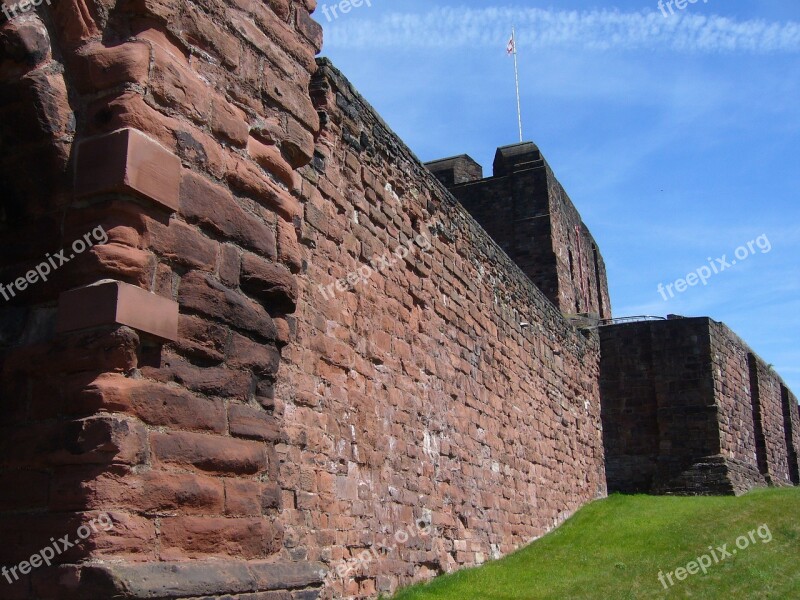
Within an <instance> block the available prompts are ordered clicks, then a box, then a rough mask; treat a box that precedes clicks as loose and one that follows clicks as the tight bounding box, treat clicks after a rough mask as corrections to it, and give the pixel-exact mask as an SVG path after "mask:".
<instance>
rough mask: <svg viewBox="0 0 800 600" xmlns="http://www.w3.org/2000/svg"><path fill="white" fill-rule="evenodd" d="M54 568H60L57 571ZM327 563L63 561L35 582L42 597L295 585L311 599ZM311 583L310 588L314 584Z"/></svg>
mask: <svg viewBox="0 0 800 600" xmlns="http://www.w3.org/2000/svg"><path fill="white" fill-rule="evenodd" d="M53 571H55V572H56V573H54V572H53ZM325 574H326V569H325V566H324V565H323V564H322V563H314V562H283V563H268V562H263V561H260V562H245V561H194V562H182V563H170V562H164V563H154V564H153V563H151V564H107V565H82V566H81V565H64V566H61V567H58V568H55V569H46V570H42V571H41V575H40V576H38V578H34V581H33V586H34V589H35V590H36V592H37V594H39V595H41V596H42V597H47V598H49V597H56V596H51V595H48V594H51V593H52V592H54V591H56V590H55V589H54V587H53V586H57V588H58V589H57V591H58V598H61V599H62V600H78V599H80V600H108V599H109V598H120V599H128V600H138V599H145V598H149V599H159V600H163V599H175V600H178V599H182V598H198V597H202V598H207V599H208V600H212V599H213V598H215V597H218V596H224V598H225V599H226V600H251V599H254V600H255V599H260V598H262V596H261V595H260V594H259V595H258V596H252V595H251V594H253V593H259V592H270V591H276V590H289V591H291V590H302V591H294V592H293V595H292V596H287V597H291V598H298V599H300V598H302V599H303V600H311V599H312V598H316V597H318V595H319V590H318V589H316V588H319V586H321V585H322V582H323V580H324V578H325ZM309 588H310V589H309Z"/></svg>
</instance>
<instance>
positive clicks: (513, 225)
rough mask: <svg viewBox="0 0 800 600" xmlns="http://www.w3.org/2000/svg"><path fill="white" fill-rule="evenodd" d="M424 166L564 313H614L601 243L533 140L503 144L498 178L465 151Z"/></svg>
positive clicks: (497, 158)
mask: <svg viewBox="0 0 800 600" xmlns="http://www.w3.org/2000/svg"><path fill="white" fill-rule="evenodd" d="M426 166H427V167H428V168H429V169H430V170H431V172H433V174H434V175H436V177H437V178H438V179H439V181H441V182H442V183H443V184H444V185H445V186H446V187H447V188H448V189H449V190H450V192H451V193H452V194H453V195H454V196H455V197H456V198H458V200H459V201H460V202H461V204H463V205H464V207H465V208H466V209H467V210H468V211H469V212H470V214H471V215H472V216H473V217H474V218H475V220H476V221H478V223H480V224H481V226H482V227H483V228H484V229H485V230H486V232H487V233H488V234H489V235H490V236H491V237H492V238H493V239H494V240H495V241H496V242H497V243H498V244H499V245H500V246H501V247H502V248H503V250H505V252H506V254H508V256H509V257H510V258H511V259H512V260H513V261H514V262H515V263H516V264H517V265H518V266H519V267H520V268H521V269H522V270H523V271H524V272H525V274H526V275H527V276H528V277H529V278H530V279H531V281H533V283H535V284H536V286H537V287H538V288H539V289H540V290H541V291H542V292H543V293H544V294H545V295H546V296H547V297H548V298H549V299H550V301H551V302H553V304H555V305H556V306H557V307H558V308H559V309H560V310H561V312H562V313H564V314H568V315H569V314H582V315H589V316H592V317H597V318H600V319H608V318H611V301H610V298H609V294H608V281H607V279H606V267H605V263H604V262H603V257H602V255H601V254H600V251H599V249H598V247H597V243H596V242H595V240H594V238H593V237H592V234H591V233H590V232H589V229H588V228H587V227H586V225H585V224H584V223H583V221H582V220H581V216H580V214H579V213H578V211H577V209H576V208H575V205H574V204H573V203H572V201H571V200H570V198H569V196H568V195H567V193H566V192H565V191H564V188H563V187H562V186H561V184H560V183H559V182H558V180H557V179H556V177H555V175H554V173H553V171H552V169H551V168H550V166H549V165H548V164H547V161H546V160H545V159H544V157H543V156H542V154H541V152H540V151H539V148H538V147H537V146H536V145H535V144H533V143H531V142H525V143H522V144H513V145H510V146H503V147H501V148H498V149H497V153H496V154H495V159H494V174H493V176H492V177H487V178H484V177H483V174H482V169H481V168H480V166H479V165H477V163H476V162H475V161H474V160H473V159H472V158H470V157H469V156H467V155H461V156H457V157H453V158H449V159H442V160H437V161H433V162H429V163H427V164H426Z"/></svg>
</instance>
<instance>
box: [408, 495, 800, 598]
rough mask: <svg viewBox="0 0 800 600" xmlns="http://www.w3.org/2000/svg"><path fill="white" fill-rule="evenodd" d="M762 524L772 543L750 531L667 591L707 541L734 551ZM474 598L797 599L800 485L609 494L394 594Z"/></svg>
mask: <svg viewBox="0 0 800 600" xmlns="http://www.w3.org/2000/svg"><path fill="white" fill-rule="evenodd" d="M764 524H766V525H767V526H768V528H769V531H770V532H771V534H772V541H771V542H769V543H763V542H762V540H761V539H760V538H759V536H758V534H755V539H756V543H755V544H753V543H752V542H750V545H749V547H747V548H746V549H744V550H738V549H737V552H736V555H735V556H732V557H730V558H726V559H725V560H723V561H721V562H719V563H718V564H714V565H713V566H711V567H710V568H709V569H708V572H707V574H705V575H703V574H702V572H701V573H698V574H697V575H689V576H688V577H687V578H686V579H685V580H683V581H677V579H675V577H674V575H673V581H675V585H674V586H672V587H671V588H670V589H669V590H665V589H664V587H663V586H662V585H661V583H659V581H658V573H659V571H664V573H666V572H674V571H675V569H677V568H678V567H685V566H686V565H687V563H689V562H690V561H692V560H694V559H695V558H697V557H699V556H701V555H703V554H710V551H709V549H708V547H709V546H713V547H714V548H715V549H716V547H717V546H721V545H722V544H728V547H727V549H728V550H729V551H730V550H732V549H734V548H736V539H737V538H738V537H739V536H741V535H747V534H748V532H750V531H751V530H754V529H757V528H758V527H759V526H761V525H764ZM762 531H763V533H764V537H768V536H767V535H766V533H767V532H766V531H765V530H762ZM748 541H749V540H748ZM742 545H744V542H742ZM715 551H716V550H715ZM717 554H718V555H719V552H717ZM712 560H713V559H712ZM472 598H474V599H476V600H477V599H480V600H528V599H534V598H537V599H538V598H553V599H559V600H561V599H569V600H573V599H581V598H591V599H598V598H599V599H602V600H624V599H632V598H636V599H639V598H648V599H649V598H696V599H702V600H706V599H714V598H720V599H722V598H724V599H726V600H727V599H729V598H736V599H740V598H741V599H748V600H749V599H758V598H776V599H777V598H780V599H781V600H784V599H786V600H788V599H800V489H797V488H790V489H770V490H758V491H754V492H752V493H750V494H747V495H746V496H742V497H740V498H723V497H714V498H673V497H654V496H621V495H614V496H611V497H610V498H608V499H607V500H601V501H598V502H595V503H593V504H591V505H589V506H587V507H585V508H583V509H582V510H581V511H579V512H578V513H577V514H576V515H575V516H574V517H572V518H571V519H570V520H569V521H567V522H566V523H565V524H564V525H562V526H561V527H560V528H558V529H557V530H555V531H553V532H552V533H550V534H549V535H547V536H545V537H543V538H542V539H540V540H538V541H536V542H534V543H533V544H531V545H530V546H527V547H526V548H523V549H522V550H520V551H518V552H516V553H514V554H512V555H510V556H508V557H506V558H504V559H502V560H498V561H494V562H491V563H489V564H486V565H484V566H483V567H480V568H477V569H467V570H463V571H460V572H458V573H455V574H452V575H447V576H444V577H440V578H437V579H435V580H434V581H432V582H431V583H429V584H427V585H421V586H414V587H411V588H408V589H406V590H402V591H400V592H399V593H398V594H397V596H395V600H469V599H472Z"/></svg>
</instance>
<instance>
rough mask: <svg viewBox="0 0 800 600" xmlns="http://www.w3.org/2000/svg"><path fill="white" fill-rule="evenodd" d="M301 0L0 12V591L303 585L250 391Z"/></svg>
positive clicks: (247, 590)
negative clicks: (5, 293)
mask: <svg viewBox="0 0 800 600" xmlns="http://www.w3.org/2000/svg"><path fill="white" fill-rule="evenodd" d="M314 4H315V3H313V2H310V1H308V2H306V1H299V2H298V1H288V0H270V1H269V2H265V3H227V2H224V1H222V0H211V1H204V2H200V3H198V2H192V1H186V0H181V1H177V0H130V1H129V0H120V1H118V2H113V1H112V2H105V1H104V2H95V1H94V0H63V1H59V2H54V3H52V5H51V6H50V5H49V3H48V5H42V7H41V8H40V11H39V12H30V13H28V14H27V15H25V16H21V17H17V18H14V19H12V20H11V21H10V22H9V23H6V24H4V25H3V26H2V29H1V30H0V42H2V44H0V64H1V65H2V69H0V94H2V99H3V103H2V113H3V114H2V118H0V140H2V146H1V147H0V152H1V155H0V169H1V170H2V177H0V180H2V181H3V188H4V189H3V194H2V216H0V229H1V230H2V232H1V233H2V235H0V245H2V252H0V257H2V258H1V259H0V261H2V262H1V263H0V282H2V283H3V284H8V283H9V282H14V283H15V287H14V290H15V294H14V296H13V297H12V298H10V299H9V300H8V301H6V300H5V299H4V300H2V301H0V324H1V325H2V326H1V327H0V330H2V332H3V333H2V340H1V341H0V346H1V347H0V368H1V369H2V383H1V384H0V413H1V414H2V417H3V418H2V424H1V426H2V430H0V488H2V496H1V497H0V538H2V539H3V541H4V544H3V545H2V548H0V564H2V565H3V566H4V567H8V568H9V569H12V568H13V570H11V571H9V572H8V579H7V580H6V576H5V574H6V572H5V571H4V575H3V578H2V579H0V597H2V598H6V599H9V600H15V599H26V598H37V599H55V598H58V599H71V598H75V599H78V598H79V599H81V600H101V599H102V600H106V599H108V598H111V597H114V598H189V597H191V598H197V597H204V598H218V597H219V598H222V597H224V598H226V599H229V598H247V599H248V600H252V599H255V598H258V599H262V598H285V599H292V600H301V599H302V600H306V599H309V598H314V597H316V596H317V595H318V593H319V589H320V587H321V586H322V583H323V581H322V580H323V575H324V565H322V564H315V563H313V562H311V561H309V560H306V559H305V557H297V556H295V555H293V554H292V552H291V551H290V550H289V546H290V543H289V542H288V541H287V535H286V532H285V528H284V526H283V523H282V517H281V512H280V511H281V508H282V503H283V500H284V499H283V496H284V489H283V487H282V484H281V481H280V479H279V475H280V468H281V466H280V458H281V455H280V454H279V452H278V448H279V447H280V446H281V444H283V443H285V438H286V432H285V429H284V427H283V423H282V420H281V414H280V410H279V401H278V399H276V397H275V393H274V387H275V381H276V377H277V375H278V369H279V366H280V360H281V349H282V348H283V347H284V346H286V344H287V343H288V341H289V338H290V336H291V331H292V323H293V322H292V320H291V318H290V317H289V316H288V315H290V314H291V313H292V312H293V311H294V306H295V302H296V285H297V284H296V282H295V274H296V273H297V272H298V271H299V270H300V269H301V267H302V265H301V263H300V259H299V256H300V245H299V240H298V236H297V228H296V226H297V227H299V219H300V218H301V216H302V214H303V208H302V201H303V198H302V193H301V189H300V185H299V177H298V176H297V175H296V172H295V171H296V169H297V168H298V167H300V166H302V165H304V164H307V163H308V162H309V161H310V160H311V158H312V155H313V152H314V145H315V136H316V135H317V132H318V130H319V119H318V115H317V112H316V110H315V108H314V106H313V104H312V102H311V98H310V95H309V91H308V86H309V82H310V79H311V74H312V72H313V71H314V70H316V65H315V60H314V56H315V53H316V52H317V50H318V49H319V46H320V43H321V31H320V29H319V27H318V26H317V25H316V24H314V23H313V22H312V21H311V19H310V17H309V10H311V9H312V8H313V6H314ZM87 232H88V233H95V232H96V233H97V235H94V236H91V237H89V238H84V241H83V244H82V246H80V245H79V246H76V245H74V244H73V242H74V241H75V240H80V239H81V238H83V236H84V235H85V234H87ZM103 238H105V239H103ZM87 244H88V245H89V246H91V247H90V248H87V247H86V246H87ZM61 248H65V249H66V255H65V258H68V259H69V260H68V262H67V264H63V265H62V264H60V263H61V258H58V259H55V257H56V253H57V252H58V251H59V249H61ZM79 248H81V249H80V250H78V249H79ZM48 253H49V254H48ZM47 264H50V269H49V270H50V273H49V274H47V273H44V270H45V268H44V266H43V265H47ZM36 267H39V268H40V271H41V272H39V274H38V278H37V276H36V272H34V271H32V269H35V268H36ZM31 273H33V274H32V275H31ZM26 277H27V278H28V279H27V282H26V279H25V278H26ZM45 277H46V278H47V281H42V279H44V278H45ZM89 284H94V285H90V286H89V287H86V286H87V285H89ZM4 289H6V290H7V289H8V288H4ZM67 291H69V293H68V294H62V293H63V292H67ZM288 493H289V494H292V493H293V490H290V491H289V492H288ZM100 525H102V526H100ZM61 536H68V538H67V539H68V540H69V541H70V542H77V543H75V545H74V546H73V547H69V548H67V547H63V548H62V547H61V546H60V545H59V547H58V549H60V550H63V551H62V552H58V553H56V552H55V550H52V549H51V550H50V552H52V553H53V554H55V556H52V555H51V559H50V563H52V566H51V564H50V563H48V564H42V563H41V561H38V562H39V564H32V563H31V564H27V563H25V562H24V561H29V560H31V557H32V556H34V554H35V553H36V552H38V551H39V550H41V549H45V548H46V547H48V546H51V544H52V543H53V542H52V538H58V539H59V540H60V539H61ZM79 538H81V539H79Z"/></svg>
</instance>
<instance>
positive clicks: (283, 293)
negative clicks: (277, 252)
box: [240, 252, 297, 314]
mask: <svg viewBox="0 0 800 600" xmlns="http://www.w3.org/2000/svg"><path fill="white" fill-rule="evenodd" d="M240 280H241V286H242V289H243V290H244V291H245V292H247V293H248V294H250V295H251V296H253V297H254V298H257V299H259V300H261V301H262V302H263V303H264V305H265V306H269V307H270V308H272V309H273V310H274V311H276V312H279V313H283V314H291V313H293V312H294V311H295V309H296V308H297V281H296V280H295V278H294V276H293V275H292V273H291V272H290V271H289V269H287V268H286V267H284V266H283V265H280V264H276V263H271V262H268V261H265V260H263V259H261V258H259V257H258V256H256V255H255V254H251V253H249V252H248V253H245V254H244V256H243V257H242V272H241V277H240Z"/></svg>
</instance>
